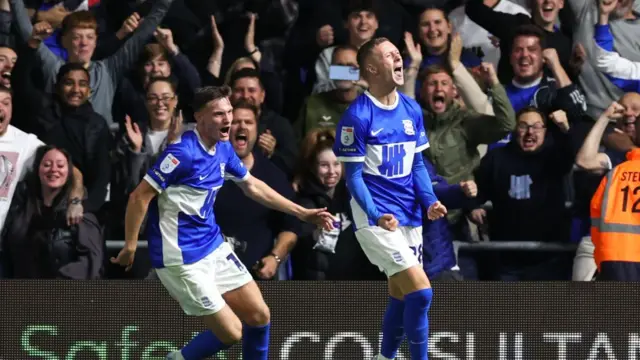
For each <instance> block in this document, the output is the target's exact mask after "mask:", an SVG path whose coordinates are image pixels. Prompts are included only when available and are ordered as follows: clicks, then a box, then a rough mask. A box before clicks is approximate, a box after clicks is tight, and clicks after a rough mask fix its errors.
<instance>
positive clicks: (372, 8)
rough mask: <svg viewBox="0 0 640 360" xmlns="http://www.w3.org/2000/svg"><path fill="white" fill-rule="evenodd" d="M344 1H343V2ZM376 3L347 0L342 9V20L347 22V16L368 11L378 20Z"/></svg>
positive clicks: (367, 0)
mask: <svg viewBox="0 0 640 360" xmlns="http://www.w3.org/2000/svg"><path fill="white" fill-rule="evenodd" d="M343 1H344V0H343ZM378 8H379V6H378V3H377V1H376V0H347V1H344V5H343V7H342V20H343V21H347V20H349V16H351V14H353V13H359V12H360V11H369V12H371V13H373V14H374V15H375V16H376V18H378V17H379V16H378Z"/></svg>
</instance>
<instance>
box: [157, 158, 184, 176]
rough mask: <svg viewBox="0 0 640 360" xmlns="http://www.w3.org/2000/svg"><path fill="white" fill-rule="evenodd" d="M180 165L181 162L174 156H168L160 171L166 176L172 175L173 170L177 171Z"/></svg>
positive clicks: (163, 161)
mask: <svg viewBox="0 0 640 360" xmlns="http://www.w3.org/2000/svg"><path fill="white" fill-rule="evenodd" d="M178 165H180V160H178V159H176V157H175V156H173V154H167V156H165V158H164V160H162V162H161V163H160V171H162V172H163V173H165V174H171V173H172V172H173V170H175V169H176V168H177V167H178Z"/></svg>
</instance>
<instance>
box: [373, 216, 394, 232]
mask: <svg viewBox="0 0 640 360" xmlns="http://www.w3.org/2000/svg"><path fill="white" fill-rule="evenodd" d="M378 226H380V227H381V228H383V229H385V230H387V231H396V229H397V228H398V219H396V217H395V216H393V215H391V214H384V215H382V216H380V218H379V219H378Z"/></svg>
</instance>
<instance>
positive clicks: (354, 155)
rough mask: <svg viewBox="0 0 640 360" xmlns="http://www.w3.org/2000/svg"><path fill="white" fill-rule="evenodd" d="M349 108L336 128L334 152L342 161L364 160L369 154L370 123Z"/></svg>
mask: <svg viewBox="0 0 640 360" xmlns="http://www.w3.org/2000/svg"><path fill="white" fill-rule="evenodd" d="M350 110H351V109H348V110H347V111H346V112H345V113H344V115H342V118H341V119H340V123H338V127H337V129H336V142H335V144H334V146H333V152H334V153H335V154H336V156H337V157H338V160H340V161H342V162H363V161H364V158H365V155H366V154H367V145H366V139H367V129H368V127H369V126H368V124H367V123H366V122H365V121H363V120H361V119H360V118H358V117H357V116H355V115H354V114H352V113H351V111H350Z"/></svg>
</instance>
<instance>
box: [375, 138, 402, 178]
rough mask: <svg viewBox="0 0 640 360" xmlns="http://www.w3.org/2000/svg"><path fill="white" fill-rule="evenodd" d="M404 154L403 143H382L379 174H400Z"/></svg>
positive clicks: (389, 175)
mask: <svg viewBox="0 0 640 360" xmlns="http://www.w3.org/2000/svg"><path fill="white" fill-rule="evenodd" d="M406 154H407V152H406V151H405V149H404V144H395V145H384V146H383V147H382V165H380V166H378V171H380V174H382V175H384V176H387V177H391V176H394V175H399V174H402V173H403V170H404V157H405V155H406Z"/></svg>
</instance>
